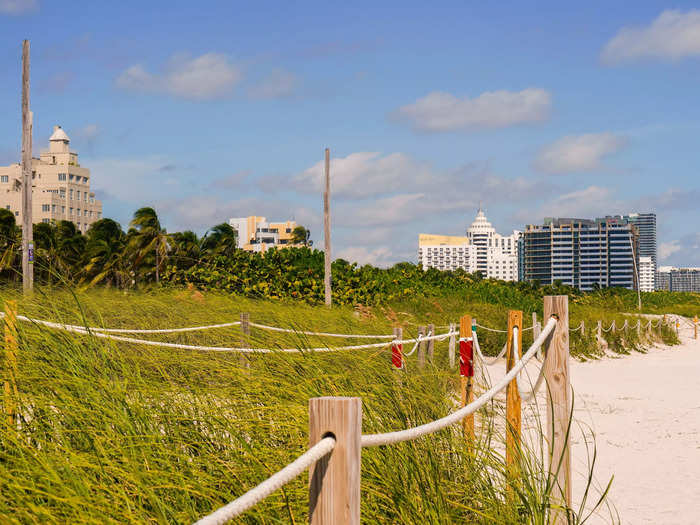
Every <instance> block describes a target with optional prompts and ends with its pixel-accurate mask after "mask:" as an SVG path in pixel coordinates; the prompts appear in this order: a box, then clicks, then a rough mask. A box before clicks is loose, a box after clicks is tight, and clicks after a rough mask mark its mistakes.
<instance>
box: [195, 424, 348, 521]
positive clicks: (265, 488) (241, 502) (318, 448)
mask: <svg viewBox="0 0 700 525" xmlns="http://www.w3.org/2000/svg"><path fill="white" fill-rule="evenodd" d="M335 443H336V441H335V438H334V437H325V438H323V439H322V440H320V441H319V442H318V443H316V444H315V445H314V446H313V447H311V448H310V449H309V450H307V451H306V452H304V453H303V454H302V455H301V456H299V457H298V458H297V459H295V460H294V461H292V462H291V463H290V464H289V465H287V466H286V467H284V468H283V469H282V470H279V471H278V472H276V473H275V474H273V475H272V476H270V477H269V478H267V479H266V480H265V481H263V482H262V483H260V484H259V485H258V486H256V487H254V488H252V489H250V490H249V491H248V492H246V493H245V494H243V495H242V496H240V497H238V498H236V499H235V500H233V501H232V502H231V503H228V504H226V505H224V506H223V507H221V508H219V509H218V510H216V511H214V512H212V513H211V514H209V515H208V516H206V517H204V518H202V519H200V520H199V521H197V522H196V523H195V525H222V524H223V523H226V522H227V521H229V520H232V519H233V518H235V517H236V516H240V515H241V514H243V513H244V512H245V511H246V510H248V509H250V508H251V507H254V506H255V505H257V504H258V503H259V502H261V501H262V500H263V499H265V498H266V497H268V496H269V495H270V494H272V493H273V492H275V491H277V490H278V489H280V488H281V487H283V486H284V485H286V484H287V483H289V482H290V481H292V480H293V479H294V478H296V477H297V476H299V475H300V474H301V473H302V472H304V471H305V470H306V469H307V468H309V467H310V466H311V465H313V464H314V463H316V462H317V461H318V460H319V459H321V458H322V457H324V456H325V455H326V454H329V453H330V452H332V451H333V448H334V447H335Z"/></svg>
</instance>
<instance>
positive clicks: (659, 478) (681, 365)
mask: <svg viewBox="0 0 700 525" xmlns="http://www.w3.org/2000/svg"><path fill="white" fill-rule="evenodd" d="M691 336H692V334H691V333H690V330H689V329H685V330H682V331H681V338H682V340H683V342H684V344H683V345H682V346H676V347H671V348H656V349H653V350H650V351H649V353H648V354H646V355H644V354H632V355H629V356H625V357H622V358H606V359H603V360H600V361H592V362H587V363H579V362H572V363H571V365H572V366H571V383H572V386H573V388H574V391H575V396H576V397H575V406H574V411H575V416H576V419H577V420H578V421H582V422H585V423H588V424H589V425H590V426H591V427H592V429H593V431H594V432H595V435H596V446H597V452H598V461H597V468H596V477H597V479H598V481H599V482H600V483H601V484H605V483H606V482H607V480H609V479H610V476H611V475H613V474H614V476H615V479H614V481H613V486H612V489H611V500H612V502H613V504H614V505H615V507H616V508H617V511H618V512H619V514H620V517H621V520H622V523H623V524H625V525H637V524H645V523H654V524H665V525H671V524H681V523H683V524H688V523H698V522H700V340H698V341H695V340H693V339H691ZM577 433H578V432H577ZM584 447H585V446H584V444H583V440H582V439H580V433H578V436H575V439H574V443H573V446H572V458H573V460H574V470H575V471H576V470H578V471H579V472H580V471H581V470H582V468H584V467H585V462H586V459H585V458H586V452H585V448H584ZM573 489H574V497H575V499H576V498H577V496H578V498H579V499H580V494H581V491H582V490H583V482H582V480H581V478H580V474H579V475H578V476H577V475H576V474H575V482H574V487H573ZM591 522H595V523H609V522H610V517H609V514H608V515H607V517H606V518H603V517H602V516H601V517H599V518H597V519H595V520H591Z"/></svg>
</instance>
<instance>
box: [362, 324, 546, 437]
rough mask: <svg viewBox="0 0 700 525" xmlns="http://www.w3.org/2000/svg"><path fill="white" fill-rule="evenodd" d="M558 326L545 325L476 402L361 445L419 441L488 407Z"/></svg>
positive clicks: (380, 435) (379, 435) (381, 435)
mask: <svg viewBox="0 0 700 525" xmlns="http://www.w3.org/2000/svg"><path fill="white" fill-rule="evenodd" d="M556 324H557V320H556V318H554V317H552V318H551V319H550V320H549V321H548V322H547V324H546V325H545V327H544V329H543V330H542V333H541V334H540V335H539V337H538V338H537V339H536V340H535V342H534V343H533V344H532V346H531V347H530V348H529V350H528V351H527V353H526V354H525V355H524V356H523V358H522V359H521V360H519V361H518V362H517V363H516V364H515V366H514V367H513V368H512V369H511V370H510V372H508V373H507V374H506V375H505V376H503V378H502V379H501V381H500V382H498V383H497V384H495V385H494V386H492V387H491V388H490V389H489V390H488V391H486V392H485V393H484V394H482V395H481V396H480V397H478V398H477V399H476V400H474V401H472V402H471V403H469V404H468V405H467V406H465V407H462V408H460V409H459V410H457V411H455V412H453V413H451V414H449V415H447V416H445V417H443V418H440V419H437V420H435V421H431V422H430V423H426V424H424V425H420V426H417V427H413V428H408V429H406V430H399V431H396V432H387V433H385V434H366V435H364V436H362V440H361V444H362V446H363V447H376V446H379V445H391V444H393V443H400V442H402V441H409V440H412V439H417V438H419V437H421V436H424V435H426V434H432V433H433V432H437V431H438V430H442V429H443V428H445V427H448V426H450V425H452V424H453V423H457V422H458V421H460V420H462V419H464V418H465V417H466V416H468V415H469V414H473V413H474V412H476V411H477V410H479V409H480V408H481V407H483V406H484V405H486V404H487V403H488V402H489V401H491V399H493V398H494V397H495V396H496V394H498V393H499V392H500V391H501V390H503V389H504V388H505V387H506V386H507V385H508V383H510V382H511V381H512V380H513V378H514V377H515V376H516V375H517V374H518V373H519V372H520V371H521V370H522V369H523V367H524V366H525V365H526V364H527V363H528V362H529V361H530V359H532V357H533V356H534V355H535V354H536V353H537V349H538V348H539V347H540V346H541V345H542V343H543V342H544V340H545V339H547V337H548V336H549V334H550V333H551V332H552V330H554V327H555V326H556Z"/></svg>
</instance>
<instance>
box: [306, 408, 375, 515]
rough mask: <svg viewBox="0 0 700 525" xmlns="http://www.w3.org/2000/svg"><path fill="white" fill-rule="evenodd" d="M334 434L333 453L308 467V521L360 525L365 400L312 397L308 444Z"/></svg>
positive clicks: (313, 443) (312, 444)
mask: <svg viewBox="0 0 700 525" xmlns="http://www.w3.org/2000/svg"><path fill="white" fill-rule="evenodd" d="M329 435H332V436H333V437H335V440H336V443H335V448H334V449H333V452H331V453H330V454H328V455H326V456H324V457H323V458H321V459H319V460H318V461H317V462H316V463H315V464H313V465H312V466H311V468H310V469H309V472H310V476H309V523H310V524H311V525H335V524H338V525H340V524H343V525H360V467H361V455H362V445H361V444H360V438H361V437H362V400H361V399H360V398H359V397H315V398H312V399H309V445H311V446H314V445H315V444H316V443H318V442H319V441H320V440H321V439H323V438H324V437H327V436H329Z"/></svg>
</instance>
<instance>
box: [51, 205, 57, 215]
mask: <svg viewBox="0 0 700 525" xmlns="http://www.w3.org/2000/svg"><path fill="white" fill-rule="evenodd" d="M51 211H52V212H54V213H56V205H55V204H52V205H51Z"/></svg>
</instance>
